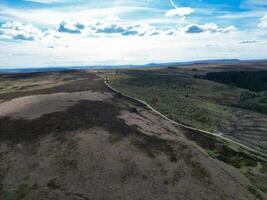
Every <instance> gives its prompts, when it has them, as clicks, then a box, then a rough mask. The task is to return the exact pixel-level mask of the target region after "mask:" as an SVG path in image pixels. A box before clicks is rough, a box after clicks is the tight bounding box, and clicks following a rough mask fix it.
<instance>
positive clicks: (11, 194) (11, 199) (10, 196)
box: [0, 184, 30, 200]
mask: <svg viewBox="0 0 267 200" xmlns="http://www.w3.org/2000/svg"><path fill="white" fill-rule="evenodd" d="M29 191H30V187H29V186H28V185H27V184H21V185H19V186H18V188H16V189H15V190H9V191H1V192H0V197H1V198H2V199H4V200H21V199H23V198H24V197H25V196H26V194H27V193H28V192H29Z"/></svg>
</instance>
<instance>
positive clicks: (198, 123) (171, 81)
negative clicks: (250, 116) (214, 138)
mask: <svg viewBox="0 0 267 200" xmlns="http://www.w3.org/2000/svg"><path fill="white" fill-rule="evenodd" d="M110 84H111V85H112V86H114V87H115V88H118V89H120V91H122V92H124V93H126V94H130V95H133V96H134V97H137V98H141V99H143V100H145V101H147V102H148V103H149V104H151V105H152V106H153V107H156V108H157V109H158V110H159V111H160V112H162V113H164V114H166V115H167V116H168V117H170V118H172V119H174V120H175V121H178V122H181V123H183V124H188V125H192V126H194V127H196V128H200V129H204V130H208V131H213V132H216V131H218V127H219V125H218V124H219V123H220V121H221V119H222V118H224V116H225V115H228V114H229V113H227V112H226V111H225V110H224V106H223V105H220V104H217V102H218V101H219V102H224V103H233V102H235V100H237V99H238V95H239V93H240V91H239V90H237V89H232V88H230V87H228V86H222V85H220V84H211V83H210V82H209V81H205V80H195V79H193V78H184V77H179V78H177V77H174V76H160V75H149V74H146V75H125V76H121V77H116V78H113V79H111V80H110ZM147 94H149V95H147ZM170 94H171V95H170ZM225 96H227V98H225ZM207 99H209V101H207ZM219 116H221V117H219Z"/></svg>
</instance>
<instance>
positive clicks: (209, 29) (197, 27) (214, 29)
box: [182, 23, 237, 34]
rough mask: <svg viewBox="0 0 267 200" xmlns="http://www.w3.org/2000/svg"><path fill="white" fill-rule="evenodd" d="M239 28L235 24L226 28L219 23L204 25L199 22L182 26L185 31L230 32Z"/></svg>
mask: <svg viewBox="0 0 267 200" xmlns="http://www.w3.org/2000/svg"><path fill="white" fill-rule="evenodd" d="M236 30H237V29H236V28H235V27H234V26H228V27H226V28H220V27H218V25H217V24H214V23H209V24H204V25H199V24H191V25H187V26H186V27H184V28H182V31H184V32H185V33H192V34H193V33H194V34H195V33H205V32H209V33H229V32H232V31H236Z"/></svg>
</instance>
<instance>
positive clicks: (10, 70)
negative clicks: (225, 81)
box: [0, 59, 267, 73]
mask: <svg viewBox="0 0 267 200" xmlns="http://www.w3.org/2000/svg"><path fill="white" fill-rule="evenodd" d="M262 61H267V60H251V61H242V60H239V59H215V60H196V61H188V62H170V63H149V64H144V65H95V66H66V67H64V66H58V67H56V66H52V67H43V68H8V67H6V68H4V67H2V69H1V67H0V73H29V72H48V71H66V70H97V69H133V68H149V67H174V66H175V67H179V66H180V65H193V64H212V63H214V64H218V63H220V64H224V63H234V64H236V63H243V62H262Z"/></svg>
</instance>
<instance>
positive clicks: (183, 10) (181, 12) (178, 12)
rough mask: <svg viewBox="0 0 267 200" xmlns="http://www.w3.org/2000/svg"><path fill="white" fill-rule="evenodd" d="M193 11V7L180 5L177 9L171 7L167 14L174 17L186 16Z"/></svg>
mask: <svg viewBox="0 0 267 200" xmlns="http://www.w3.org/2000/svg"><path fill="white" fill-rule="evenodd" d="M193 12H194V9H193V8H190V7H180V8H175V9H171V10H169V11H167V12H166V14H165V16H166V17H173V16H180V17H184V16H187V15H190V14H192V13H193Z"/></svg>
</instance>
